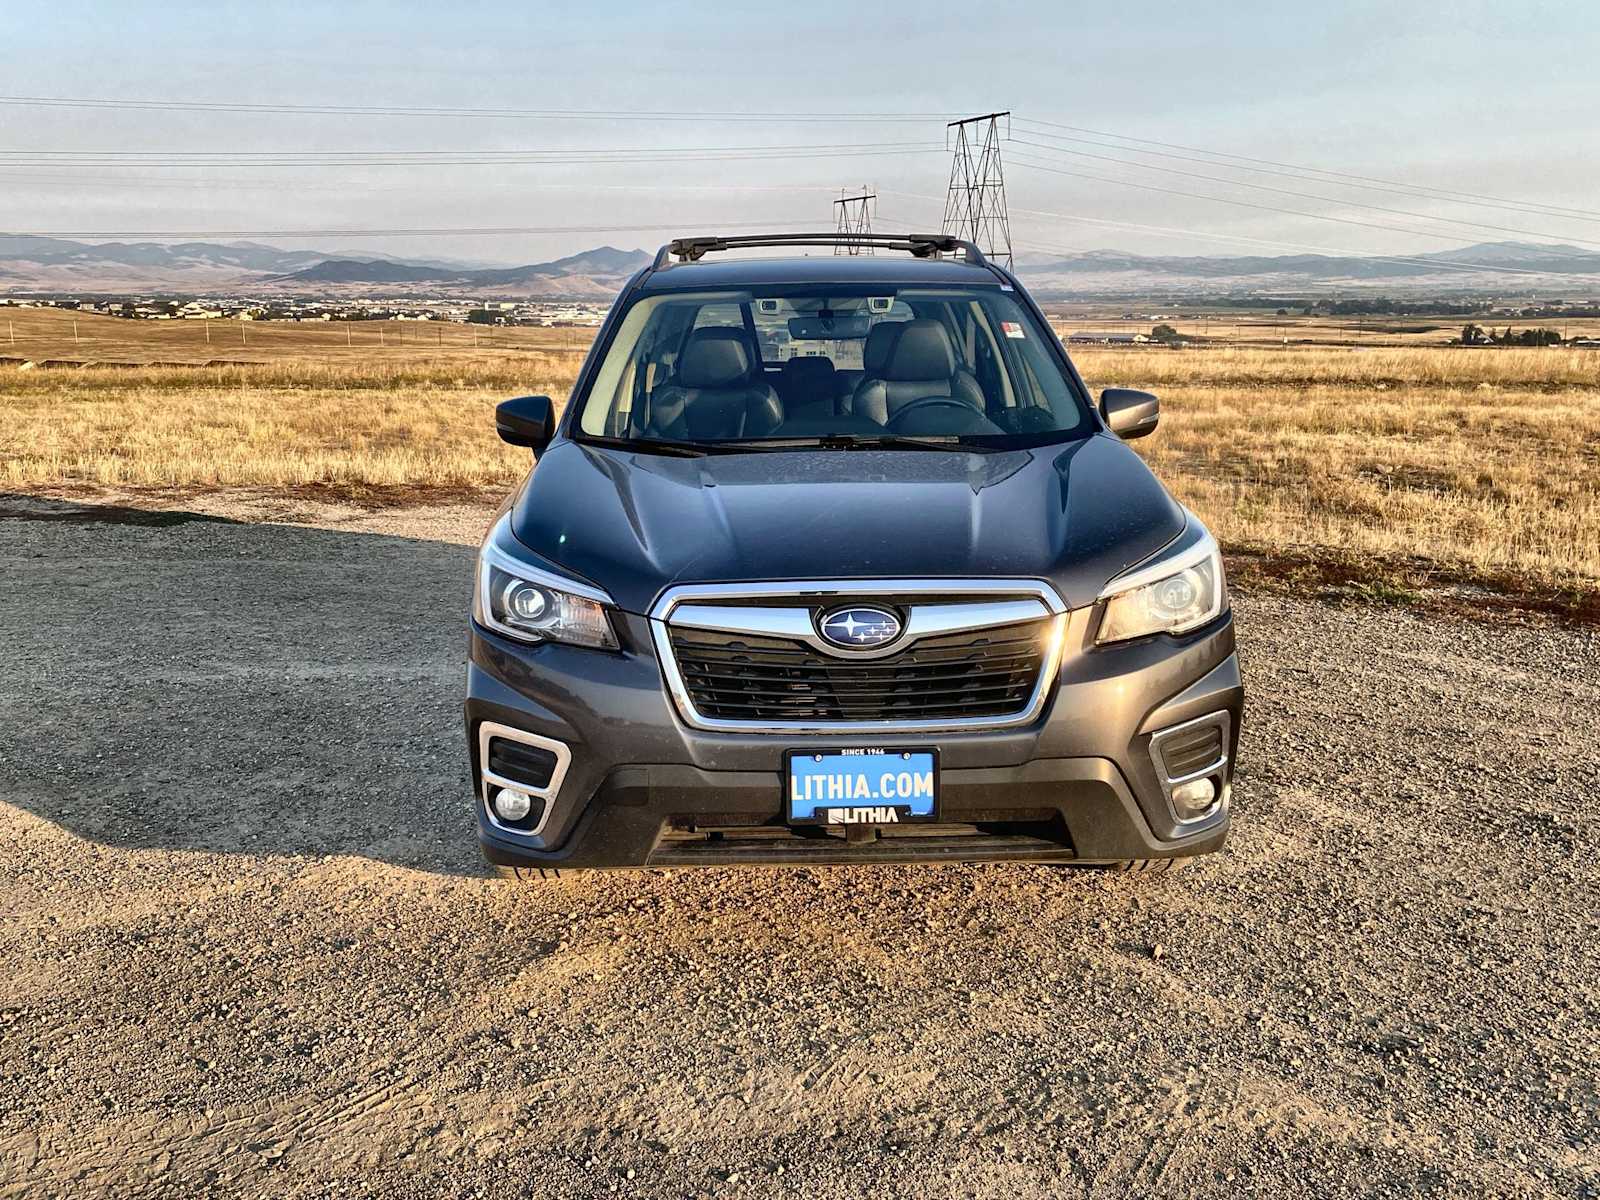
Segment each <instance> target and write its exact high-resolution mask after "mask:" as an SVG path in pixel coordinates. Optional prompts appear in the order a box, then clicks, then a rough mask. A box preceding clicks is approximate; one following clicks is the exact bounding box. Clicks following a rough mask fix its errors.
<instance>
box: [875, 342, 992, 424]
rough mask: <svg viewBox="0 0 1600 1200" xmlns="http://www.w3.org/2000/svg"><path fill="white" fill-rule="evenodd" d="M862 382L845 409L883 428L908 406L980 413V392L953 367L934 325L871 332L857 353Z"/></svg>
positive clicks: (952, 353) (952, 356)
mask: <svg viewBox="0 0 1600 1200" xmlns="http://www.w3.org/2000/svg"><path fill="white" fill-rule="evenodd" d="M862 358H863V361H864V365H865V367H866V377H865V378H863V379H862V381H861V382H860V383H859V384H857V385H856V390H855V395H854V396H853V397H852V398H851V409H852V411H853V412H855V413H856V414H857V415H858V416H863V417H867V418H869V419H870V420H873V421H877V422H878V423H879V424H880V425H887V424H888V423H889V422H890V421H891V420H892V419H893V418H894V416H895V414H896V413H898V412H899V411H900V410H901V409H903V408H905V407H906V405H908V404H911V403H912V402H914V401H917V400H922V399H926V398H929V397H938V398H943V399H950V400H956V401H960V402H962V403H965V404H967V405H970V406H971V407H972V408H973V409H974V410H975V411H976V412H977V413H979V414H980V415H981V414H982V413H983V411H984V400H983V389H982V388H980V387H979V386H978V381H977V380H976V379H974V378H973V376H972V373H971V372H970V371H968V370H966V369H965V368H963V367H959V366H957V364H956V355H955V349H954V348H953V347H952V346H951V345H950V335H949V334H948V333H947V332H945V328H944V326H943V325H941V324H940V323H939V322H938V321H934V320H930V319H926V318H923V319H918V320H915V321H901V322H898V323H895V324H883V325H878V326H876V327H875V328H874V329H873V330H872V332H871V333H869V334H868V335H867V344H866V346H865V347H864V349H863V351H862Z"/></svg>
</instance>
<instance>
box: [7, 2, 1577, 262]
mask: <svg viewBox="0 0 1600 1200" xmlns="http://www.w3.org/2000/svg"><path fill="white" fill-rule="evenodd" d="M1597 64H1600V6H1597V5H1596V4H1595V3H1594V0H1564V2H1555V0H1551V2H1548V3H1535V2H1531V0H1522V2H1520V3H1510V4H1508V3H1505V2H1504V0H1501V2H1499V3H1476V2H1474V0H1453V2H1451V3H1405V2H1403V0H1396V2H1390V3H1365V2H1360V3H1337V2H1332V0H1329V2H1324V3H1318V4H1315V5H1305V4H1299V3H1291V2H1280V3H1271V4H1267V3H1254V2H1249V3H1228V4H1217V5H1198V4H1193V3H1189V4H1162V3H1149V2H1146V3H1140V4H1133V5H1127V4H1123V5H1117V4H1105V3H1103V2H1101V3H1094V4H1078V3H1062V2H1060V0H1057V2H1055V3H1039V4H1025V5H1014V6H1007V5H1004V4H991V5H987V6H984V5H973V4H971V3H970V2H968V3H961V4H951V5H945V4H937V3H928V4H921V5H916V6H900V5H888V4H876V5H872V4H861V3H853V4H833V3H827V2H824V0H813V2H810V3H806V4H801V5H778V4H763V5H751V6H747V7H746V6H741V7H738V8H732V7H728V8H723V9H721V10H720V11H719V9H718V6H714V5H708V4H704V3H691V4H680V3H654V4H648V5H634V4H616V3H601V4H571V5H563V6H560V7H547V6H543V5H539V4H507V3H505V2H504V0H500V2H497V3H492V4H478V3H471V2H457V3H450V4H442V3H438V2H436V0H435V2H433V3H426V4H412V3H406V2H404V0H385V2H383V3H359V2H351V0H345V2H341V3H339V4H327V5H320V4H319V5H312V4H304V3H303V4H292V5H291V4H274V3H270V2H265V0H254V2H252V3H247V4H233V3H228V2H226V0H210V2H208V3H206V4H204V5H186V4H179V3H163V4H160V5H156V4H153V3H149V4H147V3H130V2H129V0H120V2H117V3H88V2H77V3H74V2H72V0H52V2H50V3H33V2H31V0H26V2H25V0H6V2H5V3H4V4H3V5H0V94H3V95H6V96H44V97H87V98H114V99H134V100H177V101H222V102H244V103H269V104H270V103H289V104H312V105H314V104H332V105H379V106H396V105H412V106H451V107H471V108H487V107H499V108H505V107H514V108H520V109H528V108H544V109H550V108H557V109H573V108H578V109H606V110H624V109H625V110H640V111H649V112H663V111H672V112H689V113H697V112H708V111H711V112H738V113H765V112H782V113H817V114H834V113H837V114H840V115H841V116H844V115H849V114H852V113H856V114H860V113H874V114H876V113H896V114H899V113H906V114H925V115H920V116H915V117H912V118H910V119H906V120H900V121H855V122H850V121H844V120H839V121H825V120H818V121H805V122H796V121H783V120H773V121H770V122H766V121H763V122H744V123H736V122H730V121H719V120H712V119H703V120H702V119H694V120H671V121H664V120H660V121H645V120H567V119H561V120H537V119H508V118H499V117H486V116H471V117H454V118H446V117H433V116H427V117H421V116H412V117H402V116H353V115H338V114H335V115H326V114H325V115H307V114H294V113H289V114H270V115H268V114H258V113H229V112H195V111H137V110H136V111H130V110H112V109H96V108H62V107H37V106H18V105H10V104H5V105H0V130H3V132H0V151H4V152H6V153H5V154H3V155H0V196H3V202H0V230H22V231H30V232H31V231H62V232H68V233H91V232H96V231H106V232H111V231H115V232H135V231H158V230H159V231H173V232H190V231H193V232H196V233H201V232H209V231H257V230H279V229H286V230H292V229H311V228H316V229H377V228H381V229H396V228H440V227H452V228H454V227H497V228H498V227H509V226H515V227H525V226H532V227H567V226H593V227H597V228H599V227H604V231H599V232H593V233H591V232H572V233H550V234H530V235H521V234H519V235H500V236H493V237H481V236H460V235H458V236H430V237H382V238H363V237H357V236H354V235H350V236H343V237H341V236H335V235H332V234H319V235H317V236H315V237H304V238H260V239H258V240H271V241H277V242H281V243H284V244H294V243H299V244H311V245H316V246H319V247H324V248H330V247H337V248H357V247H370V248H372V249H375V250H383V251H387V252H392V253H423V252H428V253H440V254H449V255H454V256H458V257H463V258H473V259H488V260H497V261H506V262H510V261H520V262H525V261H532V260H535V259H540V258H547V257H551V256H554V255H556V254H560V253H565V252H569V251H571V250H574V249H578V248H580V247H584V246H588V245H594V244H598V243H601V242H610V243H613V244H620V245H627V246H633V245H644V244H648V245H654V244H656V243H658V242H659V241H661V240H662V237H663V234H662V233H660V232H656V231H652V230H646V229H641V228H639V227H641V226H647V225H673V226H676V227H679V228H682V229H705V228H713V227H716V226H717V225H719V224H722V223H727V222H733V221H771V222H772V223H774V224H780V225H792V224H794V223H796V222H801V223H804V224H805V225H811V226H818V225H824V226H825V225H829V224H831V217H830V204H829V200H830V193H832V192H833V190H834V189H836V188H838V187H839V186H841V185H846V184H858V183H862V182H870V183H873V184H875V185H876V186H877V187H878V189H879V191H880V194H881V199H880V202H879V207H878V216H877V220H878V223H879V224H880V225H881V226H890V225H896V224H897V225H900V226H902V227H905V226H918V227H927V226H933V227H936V226H937V224H938V220H939V217H940V213H941V208H942V197H943V193H944V187H945V182H946V179H947V175H948V170H949V165H948V164H949V158H948V156H947V155H946V154H945V153H944V152H943V151H942V150H941V149H940V148H939V147H940V145H941V144H942V141H943V136H944V130H943V121H944V116H943V114H951V113H969V112H983V111H987V110H989V109H992V108H1010V109H1012V110H1013V111H1014V112H1015V113H1016V114H1017V116H1018V118H1026V119H1027V120H1028V121H1034V122H1037V121H1048V122H1061V123H1065V124H1069V125H1074V126H1079V127H1083V128H1088V129H1094V130H1102V131H1107V132H1110V133H1114V134H1119V135H1124V136H1130V137H1138V138H1148V139H1156V140H1159V141H1162V142H1170V143H1179V144H1182V145H1183V146H1187V147H1196V148H1201V149H1205V150H1215V151H1224V152H1228V153H1232V154H1238V155H1248V156H1252V157H1255V158H1260V159H1271V160H1281V161H1286V162H1290V163H1296V164H1304V165H1308V166H1315V167H1320V168H1323V169H1325V170H1331V171H1341V172H1350V173H1355V174H1360V175H1364V176H1373V177H1381V178H1382V179H1385V180H1392V181H1403V182H1404V183H1406V184H1412V185H1426V186H1427V187H1430V188H1435V189H1450V190H1453V191H1465V192H1473V193H1480V194H1487V195H1491V196H1494V197H1501V198H1508V199H1512V200H1514V201H1516V202H1517V203H1518V205H1519V206H1520V205H1522V204H1525V203H1531V204H1532V205H1535V206H1540V207H1549V206H1556V207H1563V208H1578V209H1589V210H1600V188H1597V186H1596V183H1597V174H1600V172H1597V163H1600V115H1597V113H1600V106H1597V101H1600V82H1597ZM1028 130H1031V132H1029V131H1028ZM1045 132H1049V130H1047V129H1046V128H1045V127H1043V126H1039V125H1030V126H1028V127H1027V128H1026V129H1025V128H1024V127H1023V125H1022V124H1021V122H1020V121H1019V123H1017V124H1014V125H1013V126H1012V129H1011V133H1012V136H1013V138H1014V139H1018V140H1017V141H1013V142H1011V143H1008V144H1007V145H1006V146H1005V153H1006V155H1007V157H1008V171H1007V176H1008V185H1009V189H1008V190H1009V194H1010V200H1011V204H1012V206H1013V234H1014V237H1015V240H1016V241H1017V243H1018V244H1019V248H1020V247H1027V246H1040V247H1044V246H1048V247H1055V248H1093V247H1113V246H1114V247H1119V248H1126V249H1135V250H1142V251H1145V252H1150V253H1176V252H1183V253H1228V252H1238V251H1242V250H1248V249H1250V248H1251V247H1250V245H1249V244H1248V243H1244V242H1233V243H1229V242H1223V241H1218V240H1208V239H1204V238H1201V237H1198V236H1160V235H1157V234H1156V233H1155V232H1153V231H1149V230H1144V231H1140V230H1135V229H1130V228H1125V227H1122V226H1118V225H1111V224H1095V223H1090V222H1088V221H1085V220H1082V219H1081V218H1089V217H1092V218H1097V219H1098V220H1099V221H1102V222H1110V221H1116V222H1125V223H1129V224H1144V225H1152V226H1163V227H1171V228H1175V229H1184V230H1192V231H1196V232H1197V233H1206V234H1212V235H1231V236H1234V237H1237V238H1259V239H1263V240H1266V241H1273V242H1282V243H1296V244H1301V245H1305V246H1321V247H1330V248H1338V249H1346V250H1366V251H1373V252H1387V253H1395V252H1403V251H1416V250H1435V249H1442V248H1446V247H1449V246H1451V245H1459V244H1464V243H1468V242H1473V241H1486V240H1497V239H1509V238H1516V237H1519V236H1520V237H1521V238H1522V240H1540V238H1541V237H1542V238H1544V239H1565V240H1570V241H1575V242H1586V243H1588V244H1589V245H1591V246H1596V247H1600V220H1597V219H1596V218H1590V219H1587V220H1585V219H1582V218H1577V217H1572V216H1569V215H1566V214H1557V213H1550V212H1528V211H1524V210H1523V209H1522V208H1520V207H1518V208H1516V209H1512V208H1491V207H1474V206H1471V205H1467V204H1461V203H1451V202H1446V201H1443V200H1434V199H1427V198H1421V197H1417V196H1415V195H1403V194H1394V193H1393V192H1387V193H1386V192H1378V191H1359V190H1354V189H1350V188H1348V187H1345V186H1341V185H1340V184H1339V183H1337V182H1335V181H1333V180H1330V179H1324V180H1322V181H1320V182H1314V181H1310V180H1306V179H1294V178H1285V177H1283V176H1281V175H1269V174H1249V173H1239V172H1234V171H1229V170H1227V169H1225V168H1223V167H1222V165H1221V163H1220V162H1216V163H1210V164H1201V163H1195V162H1185V161H1182V160H1181V159H1176V158H1168V159H1163V158H1157V157H1143V158H1141V157H1140V156H1139V155H1137V154H1134V153H1131V152H1129V150H1128V149H1106V148H1104V147H1098V148H1097V147H1094V146H1089V145H1085V144H1083V143H1081V142H1079V143H1072V142H1064V141H1061V142H1050V141H1049V140H1048V139H1046V138H1043V137H1040V136H1038V135H1039V134H1041V133H1045ZM1053 132H1054V133H1055V134H1057V135H1058V136H1059V135H1063V134H1065V135H1068V136H1081V135H1076V134H1070V133H1069V132H1068V131H1065V130H1059V129H1057V130H1054V131H1053ZM1022 139H1026V140H1028V141H1034V142H1039V143H1046V144H1048V145H1052V146H1054V147H1055V149H1050V150H1047V149H1042V148H1040V147H1039V146H1031V147H1030V146H1024V145H1021V144H1019V143H1020V140H1022ZM1090 140H1096V139H1090ZM1099 140H1105V139H1099ZM845 143H893V144H894V148H896V149H899V148H901V147H908V148H909V147H922V146H925V147H928V148H927V149H925V150H922V151H921V152H918V153H893V154H889V153H878V152H876V151H867V152H862V153H856V154H851V155H843V154H839V153H837V152H836V151H834V150H833V149H831V148H832V147H838V146H841V145H843V144H845ZM751 146H773V147H785V146H818V147H824V148H825V149H819V150H816V151H807V152H806V153H808V154H815V155H817V156H816V157H788V158H784V159H781V160H768V161H751V160H746V159H730V160H722V161H706V160H704V159H700V160H691V159H687V158H679V159H677V160H673V159H672V158H671V156H670V154H667V153H665V152H667V151H670V150H671V149H673V148H683V147H751ZM888 148H889V147H885V149H888ZM508 149H516V150H555V151H562V150H569V151H570V150H591V149H609V150H640V151H646V150H656V151H660V152H663V157H664V158H665V159H666V161H657V162H638V161H635V162H613V163H605V164H594V163H583V164H576V163H568V164H563V165H551V164H534V163H521V164H515V165H505V164H498V165H483V164H471V163H435V164H426V165H418V164H415V163H410V164H406V165H399V166H358V165H352V164H350V163H348V162H339V163H335V164H329V165H323V166H314V167H308V166H304V165H272V166H268V165H259V164H245V165H235V164H231V163H230V164H229V165H208V166H195V165H190V164H183V165H171V164H170V160H168V162H167V163H165V164H163V163H161V162H160V160H158V161H157V163H135V164H134V165H127V164H126V163H124V162H117V163H112V162H108V161H106V160H105V159H104V158H101V159H99V160H94V161H91V162H88V163H81V164H75V165H66V164H65V163H62V162H59V161H56V160H54V159H52V158H50V157H49V155H48V154H45V153H43V152H51V153H59V152H62V151H79V152H101V153H102V154H104V153H106V152H124V153H126V152H130V151H151V152H196V151H201V152H230V153H239V152H258V153H259V152H305V151H345V152H348V151H419V150H434V151H460V152H481V151H486V150H508ZM1145 149H1158V147H1150V146H1146V147H1145ZM1064 150H1077V151H1079V152H1081V153H1090V154H1102V155H1107V156H1110V157H1114V158H1122V159H1127V160H1139V161H1143V162H1146V163H1148V164H1151V165H1160V166H1164V167H1167V168H1169V169H1171V170H1174V171H1189V172H1193V173H1195V174H1203V175H1211V176H1217V177H1219V178H1220V177H1226V178H1230V179H1235V180H1238V181H1240V182H1241V183H1242V182H1246V181H1247V182H1250V183H1255V184H1257V185H1260V186H1263V187H1279V188H1283V189H1286V190H1290V191H1299V192H1305V193H1315V194H1316V195H1317V196H1319V197H1326V199H1304V198H1299V197H1291V196H1285V195H1281V194H1274V193H1271V192H1266V191H1260V190H1252V189H1249V188H1245V187H1242V186H1239V185H1238V184H1226V183H1214V182H1208V181H1202V180H1197V179H1193V178H1185V177H1183V176H1180V175H1174V174H1166V175H1163V174H1161V173H1159V172H1156V171H1151V170H1141V169H1138V168H1136V167H1131V166H1125V165H1121V164H1117V163H1110V162H1103V161H1096V160H1093V159H1088V158H1082V157H1076V158H1075V157H1073V156H1071V155H1068V154H1066V153H1062V151H1064ZM11 152H25V153H24V154H16V153H11ZM1170 152H1171V153H1173V154H1188V153H1189V152H1188V151H1170ZM797 153H798V152H797ZM30 155H31V156H30ZM1191 157H1203V156H1191ZM1025 159H1029V160H1032V161H1036V162H1046V161H1048V162H1050V163H1053V164H1054V165H1055V166H1056V167H1057V168H1058V169H1059V170H1066V171H1074V172H1079V173H1083V174H1091V175H1100V176H1104V177H1106V178H1108V179H1111V178H1115V179H1125V180H1130V181H1138V182H1140V183H1144V184H1148V185H1151V186H1154V187H1165V188H1170V189H1174V190H1177V191H1181V192H1196V193H1209V194H1211V195H1216V196H1225V197H1228V198H1230V199H1234V200H1238V201H1244V202H1248V203H1253V204H1262V205H1269V206H1278V207H1283V208H1292V209H1300V210H1303V211H1306V212H1316V213H1320V214H1323V215H1325V216H1338V217H1342V218H1344V219H1346V220H1351V221H1365V222H1371V223H1374V224H1379V225H1400V226H1409V227H1411V228H1412V229H1414V230H1417V231H1419V232H1394V231H1390V230H1386V229H1374V228H1367V227H1364V226H1357V225H1344V224H1338V223H1331V222H1326V221H1322V220H1315V219H1309V218H1304V217H1297V216H1285V215H1280V214H1277V213H1273V212H1267V211H1260V210H1255V209H1249V208H1240V207H1234V206H1230V205H1228V204H1222V203H1217V202H1214V201H1210V200H1203V199H1195V198H1191V197H1186V196H1178V195H1170V194H1164V193H1160V192H1153V191H1141V190H1139V189H1136V188H1132V187H1126V186H1119V185H1117V184H1115V183H1108V182H1099V181H1092V180H1087V179H1082V178H1073V177H1069V176H1065V175H1059V174H1051V173H1049V172H1047V171H1044V170H1041V169H1039V168H1038V167H1037V166H1024V165H1023V162H1024V160H1025ZM5 163H9V165H4V164H5ZM1358 203H1359V204H1366V205H1373V206H1378V207H1383V208H1390V209H1399V210H1407V211H1410V212H1417V213H1425V214H1430V215H1433V216H1437V217H1448V218H1452V219H1454V220H1456V221H1461V222H1477V223H1479V224H1480V225H1489V226H1503V227H1507V228H1513V229H1519V230H1525V231H1527V233H1528V234H1534V235H1540V236H1538V237H1533V236H1527V235H1518V234H1513V233H1508V232H1499V231H1497V230H1494V229H1486V228H1476V229H1475V228H1473V227H1471V226H1467V225H1439V224H1430V223H1429V222H1426V221H1420V220H1416V219H1413V218H1410V217H1405V216H1397V215H1394V214H1392V213H1390V214H1385V213H1380V212H1374V211H1372V210H1371V209H1362V208H1359V207H1355V205H1356V204H1358ZM1044 213H1051V214H1060V215H1054V216H1044V215H1040V214H1044ZM630 226H632V227H634V228H629V227H630ZM1423 230H1429V231H1432V233H1433V234H1434V235H1435V236H1427V235H1425V233H1423V232H1420V231H1423ZM1255 248H1256V249H1259V250H1261V251H1263V252H1267V253H1271V252H1273V248H1272V247H1267V246H1261V247H1255Z"/></svg>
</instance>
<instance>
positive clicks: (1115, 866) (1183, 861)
mask: <svg viewBox="0 0 1600 1200" xmlns="http://www.w3.org/2000/svg"><path fill="white" fill-rule="evenodd" d="M1193 861H1194V856H1193V855H1189V856H1187V857H1183V858H1125V859H1123V860H1121V861H1120V862H1114V863H1107V864H1106V870H1108V871H1116V872H1118V873H1120V874H1133V873H1138V874H1141V875H1170V874H1172V873H1173V872H1174V871H1181V870H1183V869H1184V868H1185V867H1187V866H1188V865H1189V864H1190V863H1192V862H1193Z"/></svg>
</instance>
